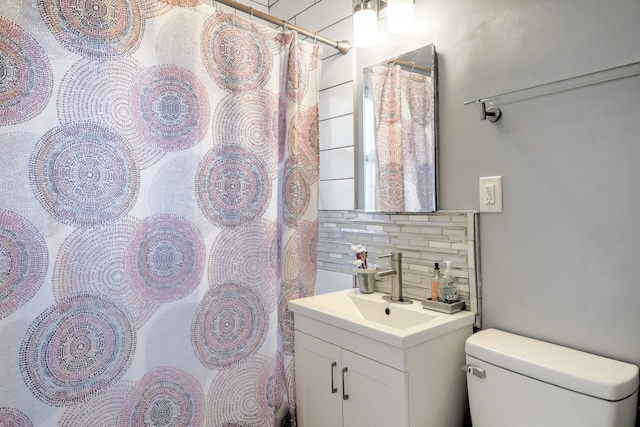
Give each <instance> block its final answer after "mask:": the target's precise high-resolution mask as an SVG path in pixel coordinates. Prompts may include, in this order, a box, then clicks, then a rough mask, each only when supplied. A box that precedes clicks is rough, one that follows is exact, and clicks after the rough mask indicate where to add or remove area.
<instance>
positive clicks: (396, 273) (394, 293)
mask: <svg viewBox="0 0 640 427" xmlns="http://www.w3.org/2000/svg"><path fill="white" fill-rule="evenodd" d="M378 258H391V268H390V269H389V270H382V271H379V272H378V273H377V274H378V277H380V278H382V277H386V276H391V295H385V296H383V297H382V298H384V299H386V300H387V301H391V302H396V303H401V304H411V303H413V300H410V299H406V298H403V297H402V252H391V253H390V254H388V255H380V256H379V257H378Z"/></svg>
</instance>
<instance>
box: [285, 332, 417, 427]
mask: <svg viewBox="0 0 640 427" xmlns="http://www.w3.org/2000/svg"><path fill="white" fill-rule="evenodd" d="M294 342H295V363H296V364H295V379H296V413H297V417H298V425H299V426H301V427H341V426H345V427H378V426H379V427H390V426H393V427H403V426H408V425H409V424H408V399H407V395H408V380H407V374H406V373H405V372H401V371H398V370H396V369H393V368H390V367H389V366H386V365H383V364H381V363H378V362H375V361H373V360H371V359H368V358H366V357H363V356H360V355H358V354H355V353H352V352H350V351H347V350H344V349H342V348H340V347H338V346H336V345H333V344H331V343H328V342H326V341H322V340H320V339H317V338H314V337H312V336H310V335H307V334H305V333H302V332H299V331H297V330H296V331H295V341H294Z"/></svg>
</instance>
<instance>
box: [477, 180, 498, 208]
mask: <svg viewBox="0 0 640 427" xmlns="http://www.w3.org/2000/svg"><path fill="white" fill-rule="evenodd" d="M480 212H492V213H502V177H501V176H485V177H482V178H480Z"/></svg>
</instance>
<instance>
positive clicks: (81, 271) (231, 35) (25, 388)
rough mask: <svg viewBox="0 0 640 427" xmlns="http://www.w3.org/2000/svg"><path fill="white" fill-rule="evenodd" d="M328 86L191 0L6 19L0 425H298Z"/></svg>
mask: <svg viewBox="0 0 640 427" xmlns="http://www.w3.org/2000/svg"><path fill="white" fill-rule="evenodd" d="M319 73H320V61H319V47H317V46H314V45H311V44H309V43H306V42H304V41H300V40H298V39H297V36H296V34H295V33H293V32H284V33H283V32H281V31H278V30H276V29H272V28H269V27H267V26H263V25H258V24H256V23H253V22H251V21H249V20H246V19H244V18H241V17H238V16H236V15H233V14H228V13H223V12H217V11H215V10H214V9H213V8H211V7H210V6H207V5H204V4H201V3H200V1H198V0H169V1H168V0H163V1H160V0H144V1H135V0H91V1H77V0H47V1H45V0H34V1H10V2H8V3H4V4H3V5H2V6H1V7H0V342H1V343H2V345H0V378H2V386H1V387H0V424H2V425H20V426H33V425H59V426H69V427H86V426H143V425H149V426H157V425H162V426H184V425H190V426H203V427H204V426H207V427H220V426H232V425H233V426H260V427H262V426H272V425H277V424H278V423H279V422H280V419H281V418H282V417H283V416H284V414H286V412H287V410H288V411H289V413H290V414H291V422H292V423H295V400H294V395H293V394H294V384H293V330H292V318H291V314H290V313H289V311H288V310H287V303H288V301H290V300H291V299H294V298H299V297H302V296H308V295H312V294H313V293H314V289H315V273H316V264H315V259H316V245H317V232H318V223H317V191H318V180H319V152H318V149H319V147H318V142H319V141H318V83H319Z"/></svg>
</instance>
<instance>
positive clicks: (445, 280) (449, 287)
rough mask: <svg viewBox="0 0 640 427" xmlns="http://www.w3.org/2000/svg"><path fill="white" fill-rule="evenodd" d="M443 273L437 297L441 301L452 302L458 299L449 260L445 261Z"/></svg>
mask: <svg viewBox="0 0 640 427" xmlns="http://www.w3.org/2000/svg"><path fill="white" fill-rule="evenodd" d="M445 265H446V267H445V269H444V273H442V279H441V280H440V286H438V299H439V300H440V301H441V302H447V303H452V302H456V301H458V289H457V288H456V286H455V279H454V278H453V274H452V273H451V261H445Z"/></svg>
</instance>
